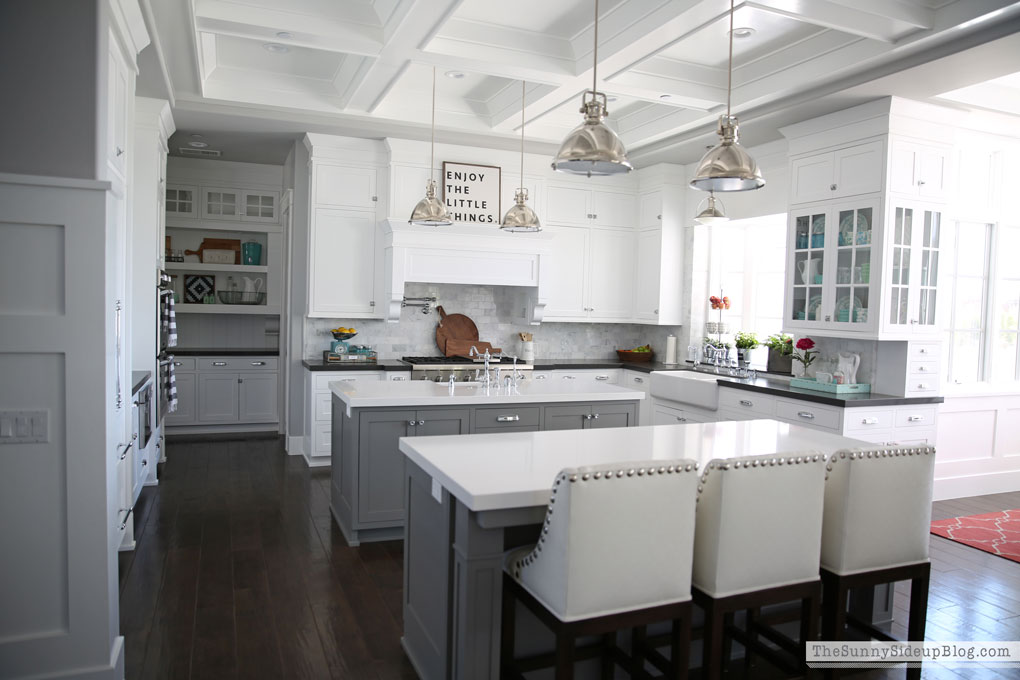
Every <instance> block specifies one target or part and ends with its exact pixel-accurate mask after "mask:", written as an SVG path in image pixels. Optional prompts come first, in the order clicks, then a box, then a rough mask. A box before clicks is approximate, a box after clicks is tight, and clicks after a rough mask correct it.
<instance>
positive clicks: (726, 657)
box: [722, 612, 733, 673]
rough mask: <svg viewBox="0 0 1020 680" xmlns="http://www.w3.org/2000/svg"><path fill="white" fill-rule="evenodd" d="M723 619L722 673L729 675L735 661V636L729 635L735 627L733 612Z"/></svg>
mask: <svg viewBox="0 0 1020 680" xmlns="http://www.w3.org/2000/svg"><path fill="white" fill-rule="evenodd" d="M722 619H723V625H722V630H723V634H722V672H723V673H728V672H729V670H730V661H731V660H732V659H733V636H732V635H730V633H729V630H730V628H732V627H733V612H726V613H725V614H723V617H722Z"/></svg>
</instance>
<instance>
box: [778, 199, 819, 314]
mask: <svg viewBox="0 0 1020 680" xmlns="http://www.w3.org/2000/svg"><path fill="white" fill-rule="evenodd" d="M829 222H830V212H829V211H827V210H825V209H822V208H819V209H816V210H802V211H794V212H791V213H790V228H789V234H788V239H789V241H788V252H789V255H788V256H787V268H786V280H787V294H786V325H787V326H788V327H789V328H817V327H818V324H819V323H821V322H822V319H823V316H822V314H823V310H824V307H823V305H822V302H823V300H822V297H823V292H824V282H825V278H826V271H825V243H826V239H827V238H829V236H828V233H829Z"/></svg>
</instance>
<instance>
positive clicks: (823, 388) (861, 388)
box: [790, 378, 871, 394]
mask: <svg viewBox="0 0 1020 680" xmlns="http://www.w3.org/2000/svg"><path fill="white" fill-rule="evenodd" d="M790 387H799V388H801V389H804V390H814V391H815V392H828V393H829V394H871V385H869V384H867V383H857V384H856V385H837V384H836V383H820V382H818V381H817V380H815V379H814V378H793V379H792V380H791V381H790Z"/></svg>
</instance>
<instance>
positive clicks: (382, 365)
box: [301, 359, 411, 371]
mask: <svg viewBox="0 0 1020 680" xmlns="http://www.w3.org/2000/svg"><path fill="white" fill-rule="evenodd" d="M301 365H302V366H304V367H305V368H307V369H308V370H309V371H410V370H411V365H410V364H405V363H404V362H403V361H400V360H399V359H386V360H384V361H376V362H364V363H361V362H354V361H351V362H347V363H342V362H341V363H335V364H326V363H323V361H322V359H305V360H304V361H302V362H301Z"/></svg>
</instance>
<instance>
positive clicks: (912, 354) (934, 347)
mask: <svg viewBox="0 0 1020 680" xmlns="http://www.w3.org/2000/svg"><path fill="white" fill-rule="evenodd" d="M941 354H942V344H941V343H938V342H912V343H910V350H909V351H908V353H907V356H908V358H909V359H910V360H911V361H917V360H920V361H930V360H932V359H934V360H936V361H938V358H939V356H940V355H941Z"/></svg>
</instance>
